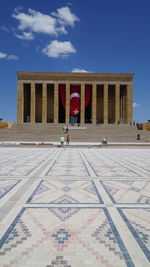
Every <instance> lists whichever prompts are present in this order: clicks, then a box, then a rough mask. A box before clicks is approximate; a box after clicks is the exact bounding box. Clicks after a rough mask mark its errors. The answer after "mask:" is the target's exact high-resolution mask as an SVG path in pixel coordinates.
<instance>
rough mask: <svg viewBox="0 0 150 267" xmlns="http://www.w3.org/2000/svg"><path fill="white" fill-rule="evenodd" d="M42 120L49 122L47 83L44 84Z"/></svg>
mask: <svg viewBox="0 0 150 267" xmlns="http://www.w3.org/2000/svg"><path fill="white" fill-rule="evenodd" d="M42 122H43V123H46V122H47V84H46V83H45V82H44V83H43V84H42Z"/></svg>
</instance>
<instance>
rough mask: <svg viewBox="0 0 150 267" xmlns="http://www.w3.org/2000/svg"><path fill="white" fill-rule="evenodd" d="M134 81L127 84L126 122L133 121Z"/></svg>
mask: <svg viewBox="0 0 150 267" xmlns="http://www.w3.org/2000/svg"><path fill="white" fill-rule="evenodd" d="M132 112H133V107H132V83H128V84H127V96H126V123H130V122H131V121H132Z"/></svg>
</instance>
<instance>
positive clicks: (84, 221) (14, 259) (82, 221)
mask: <svg viewBox="0 0 150 267" xmlns="http://www.w3.org/2000/svg"><path fill="white" fill-rule="evenodd" d="M72 209H73V208H72ZM20 220H21V221H22V222H23V223H22V229H21V228H20ZM22 232H24V234H23V235H22ZM31 233H32V234H31ZM14 235H15V238H14ZM87 240H88V242H87ZM23 242H24V243H23ZM16 244H20V246H16ZM77 248H78V251H79V254H78V253H77V254H76V253H73V254H72V252H73V251H76V249H77ZM16 250H17V256H16V255H15V254H16ZM85 254H86V260H85V258H84V255H85ZM108 254H109V255H110V257H108V256H107V255H108ZM31 255H32V257H31ZM41 255H45V256H44V258H45V265H49V263H50V262H51V261H52V262H53V260H52V259H53V258H54V255H63V257H64V259H65V260H66V261H67V262H66V263H67V264H68V262H69V263H71V266H86V262H88V265H89V266H96V267H98V266H100V265H101V264H102V265H106V266H111V264H112V262H114V263H115V262H118V266H126V264H125V262H124V258H123V256H122V252H121V250H120V248H119V245H118V243H117V242H116V239H115V235H114V233H113V232H112V231H111V229H110V225H109V222H108V221H107V219H106V217H105V214H104V212H103V209H86V208H80V210H79V212H78V213H75V214H74V215H73V216H72V217H70V218H69V219H68V220H67V221H66V222H65V223H64V222H63V221H61V220H60V219H59V218H58V217H57V216H55V215H54V214H53V213H47V208H43V209H40V208H36V209H34V208H29V209H26V210H25V212H24V213H23V214H22V216H21V218H20V219H19V221H18V222H17V223H16V225H15V228H14V230H13V233H12V234H11V235H10V238H9V240H8V243H7V241H6V242H5V245H4V246H3V247H2V249H1V259H2V263H3V266H4V264H7V265H8V266H9V265H10V264H15V266H17V267H18V266H24V264H26V266H30V264H32V263H33V259H34V264H35V266H38V265H39V266H42V265H41V260H42V258H41ZM69 255H72V256H71V258H70V257H69ZM79 255H80V257H79ZM69 258H70V259H69ZM9 259H11V260H9ZM53 263H54V264H55V265H56V262H53ZM53 263H52V264H53ZM64 265H65V263H64ZM52 266H53V265H52Z"/></svg>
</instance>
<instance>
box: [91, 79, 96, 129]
mask: <svg viewBox="0 0 150 267" xmlns="http://www.w3.org/2000/svg"><path fill="white" fill-rule="evenodd" d="M96 104H97V85H96V82H94V83H93V84H92V124H96V110H97V107H96Z"/></svg>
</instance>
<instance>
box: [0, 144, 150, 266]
mask: <svg viewBox="0 0 150 267" xmlns="http://www.w3.org/2000/svg"><path fill="white" fill-rule="evenodd" d="M0 155H1V158H0V238H1V239H0V248H1V250H0V266H2V267H13V266H14V267H20V266H21V267H27V266H28V267H29V266H38V267H43V266H44V267H73V266H77V267H93V266H94V267H99V266H107V267H124V266H128V267H134V266H144V267H148V266H149V262H150V149H147V148H146V149H110V148H109V149H107V148H105V149H102V148H98V149H85V148H83V149H78V148H65V147H64V148H38V147H37V148H19V147H17V148H15V147H13V148H8V147H7V148H0ZM139 155H140V156H139Z"/></svg>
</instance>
